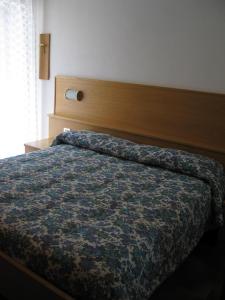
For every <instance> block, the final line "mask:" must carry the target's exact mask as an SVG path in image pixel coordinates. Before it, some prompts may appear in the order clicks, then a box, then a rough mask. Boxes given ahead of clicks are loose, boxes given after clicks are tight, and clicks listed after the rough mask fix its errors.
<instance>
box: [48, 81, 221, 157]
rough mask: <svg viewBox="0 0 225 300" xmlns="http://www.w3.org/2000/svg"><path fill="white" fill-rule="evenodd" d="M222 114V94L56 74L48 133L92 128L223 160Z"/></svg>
mask: <svg viewBox="0 0 225 300" xmlns="http://www.w3.org/2000/svg"><path fill="white" fill-rule="evenodd" d="M68 88H73V89H75V90H80V91H82V92H83V99H82V101H68V100H66V99H65V91H66V90H67V89H68ZM224 116H225V95H223V94H214V93H205V92H196V91H188V90H181V89H172V88H164V87H155V86H148V85H139V84H129V83H122V82H112V81H103V80H93V79H85V78H76V77H64V76H57V77H56V81H55V109H54V115H53V116H50V128H49V129H50V131H49V132H50V136H52V135H55V134H57V133H59V131H62V129H63V127H70V128H72V129H94V130H97V131H104V132H110V133H112V134H115V135H119V136H122V137H126V138H130V139H133V140H136V141H139V142H143V143H151V144H158V145H159V146H166V147H170V146H171V147H172V146H175V147H177V148H181V149H187V150H189V149H190V148H191V149H192V150H193V149H194V150H196V152H199V153H204V154H208V155H209V156H212V157H216V158H218V159H219V160H221V161H223V159H224V163H225V122H224ZM52 120H54V122H53V123H52ZM60 120H61V121H60ZM62 120H64V121H62ZM68 122H69V123H68ZM71 122H72V125H71ZM57 124H58V125H57ZM59 124H61V125H59ZM63 124H64V125H65V126H64V125H63ZM60 126H61V127H60ZM62 126H63V127H62ZM71 126H72V127H71ZM210 154H211V155H210Z"/></svg>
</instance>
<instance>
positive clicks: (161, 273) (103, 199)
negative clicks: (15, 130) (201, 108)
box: [0, 131, 225, 300]
mask: <svg viewBox="0 0 225 300" xmlns="http://www.w3.org/2000/svg"><path fill="white" fill-rule="evenodd" d="M224 182H225V180H224V171H223V168H222V166H221V165H220V164H219V163H217V162H215V161H214V160H210V159H208V158H205V157H203V156H200V155H193V154H190V153H187V152H184V151H178V150H172V149H163V148H159V147H153V146H146V145H138V144H135V143H132V142H129V141H126V140H122V139H118V138H114V137H111V136H109V135H105V134H98V133H94V132H88V131H80V132H66V133H63V134H61V135H59V136H58V137H57V138H56V140H55V141H54V146H53V147H51V148H49V149H47V150H43V151H38V152H33V153H29V154H25V155H21V156H17V157H13V158H9V159H4V160H0V250H2V251H4V252H5V253H6V254H8V255H9V256H11V257H13V258H15V259H17V260H18V261H19V262H21V263H22V264H24V265H26V266H27V267H28V268H30V269H31V270H33V271H34V272H36V273H37V274H39V275H41V276H43V277H44V278H46V279H47V280H49V281H50V282H52V283H54V284H55V285H56V286H58V287H59V288H61V289H62V290H64V291H66V292H67V293H69V294H70V295H72V296H74V298H75V299H98V300H101V299H118V300H122V299H123V300H125V299H129V300H132V299H135V300H138V299H142V300H144V299H149V297H150V296H151V294H152V293H153V292H154V290H155V289H156V287H157V286H159V285H160V283H162V282H163V281H164V280H165V279H166V278H167V277H168V276H169V275H170V274H171V272H173V271H174V270H175V269H176V267H177V266H178V265H179V264H180V263H181V262H182V261H183V260H184V259H185V258H186V257H187V256H188V255H189V253H190V252H191V250H192V249H193V248H194V247H195V246H196V244H197V243H198V241H199V240H200V238H201V236H202V235H203V233H204V231H205V228H206V225H207V224H208V222H209V220H210V222H211V223H212V224H213V225H214V226H220V225H222V223H223V215H222V200H223V198H224V194H225V193H224V186H225V184H224Z"/></svg>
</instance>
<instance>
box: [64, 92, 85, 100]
mask: <svg viewBox="0 0 225 300" xmlns="http://www.w3.org/2000/svg"><path fill="white" fill-rule="evenodd" d="M64 96H65V99H66V100H69V101H76V100H77V101H81V100H82V98H83V93H82V92H81V91H77V90H75V89H67V90H66V91H65V95H64Z"/></svg>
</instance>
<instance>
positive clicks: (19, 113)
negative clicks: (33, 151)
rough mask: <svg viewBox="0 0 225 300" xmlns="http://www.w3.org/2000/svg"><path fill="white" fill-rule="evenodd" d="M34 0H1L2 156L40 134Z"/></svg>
mask: <svg viewBox="0 0 225 300" xmlns="http://www.w3.org/2000/svg"><path fill="white" fill-rule="evenodd" d="M35 49H36V47H35V22H34V16H33V3H32V0H0V136H1V140H0V158H3V157H8V156H12V155H17V154H20V153H23V152H24V146H23V145H24V143H25V142H27V141H32V140H35V139H37V137H38V103H37V91H36V81H37V80H36V51H35Z"/></svg>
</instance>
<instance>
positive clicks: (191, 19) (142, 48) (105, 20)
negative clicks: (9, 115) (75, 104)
mask: <svg viewBox="0 0 225 300" xmlns="http://www.w3.org/2000/svg"><path fill="white" fill-rule="evenodd" d="M42 1H43V0H42ZM38 2H41V0H40V1H38ZM43 2H44V28H43V30H44V32H50V33H51V37H52V48H51V78H50V81H49V82H43V83H42V85H43V102H42V121H43V137H47V114H48V113H50V112H53V96H54V95H53V91H54V77H55V76H56V75H57V74H64V75H66V74H70V75H79V76H81V77H88V78H101V79H105V80H116V81H123V82H133V83H143V84H152V85H161V86H169V87H176V88H187V89H191V90H203V91H211V92H222V93H225V76H224V74H225V59H224V53H225V39H224V32H225V22H224V15H225V1H224V0H218V1H212V0H204V1H196V0H189V1H180V0H173V1H165V0H154V1H149V0H139V1H136V0H123V1H119V0H117V1H103V0H95V1H93V0H86V1H78V0H67V1H66V2H65V1H62V0H46V1H43ZM65 3H66V5H65ZM203 3H204V8H203ZM62 16H63V22H59V20H61V19H62Z"/></svg>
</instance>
